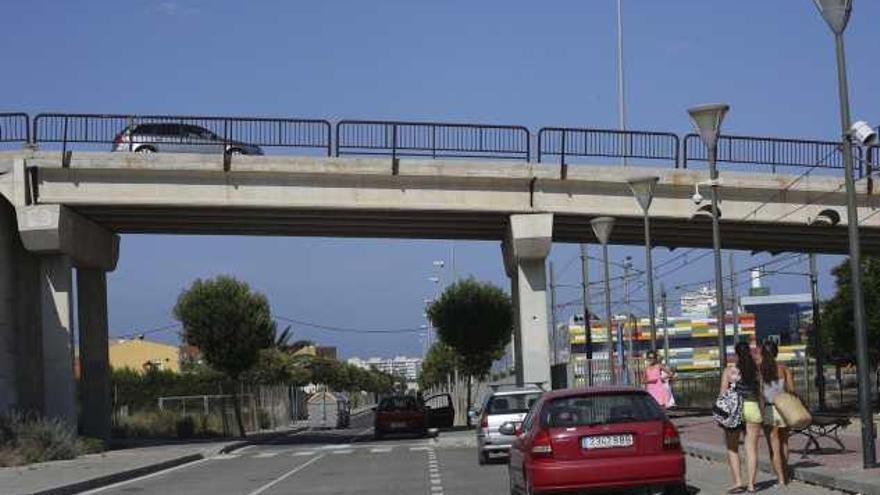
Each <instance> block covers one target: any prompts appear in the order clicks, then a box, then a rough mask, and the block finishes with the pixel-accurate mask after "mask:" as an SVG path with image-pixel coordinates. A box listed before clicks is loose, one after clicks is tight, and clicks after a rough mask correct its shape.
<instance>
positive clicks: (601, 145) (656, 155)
mask: <svg viewBox="0 0 880 495" xmlns="http://www.w3.org/2000/svg"><path fill="white" fill-rule="evenodd" d="M678 150H679V140H678V136H676V135H675V134H672V133H668V132H645V131H617V130H612V129H572V128H562V127H545V128H543V129H541V130H539V131H538V156H537V159H538V161H539V162H542V161H543V160H544V159H545V157H557V156H558V157H559V163H560V164H561V165H562V166H563V167H564V166H565V165H566V164H567V161H566V158H571V157H604V158H621V159H628V158H638V159H646V160H663V161H666V162H671V163H672V164H673V166H676V167H677V166H678V155H679V151H678Z"/></svg>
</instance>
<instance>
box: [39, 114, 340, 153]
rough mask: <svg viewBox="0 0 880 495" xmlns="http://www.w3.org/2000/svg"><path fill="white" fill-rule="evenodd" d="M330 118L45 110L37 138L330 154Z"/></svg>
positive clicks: (144, 147) (132, 146)
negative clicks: (73, 112)
mask: <svg viewBox="0 0 880 495" xmlns="http://www.w3.org/2000/svg"><path fill="white" fill-rule="evenodd" d="M331 134H332V131H331V125H330V123H329V122H327V121H326V120H314V119H290V118H278V119H276V118H251V117H199V116H176V115H99V114H61V113H53V114H49V113H44V114H39V115H37V116H36V117H35V118H34V124H33V136H34V141H35V142H36V143H60V144H61V148H62V151H67V149H68V147H69V145H71V144H90V145H99V144H106V145H111V146H112V148H111V149H113V150H117V151H161V149H162V148H165V149H167V150H169V151H178V152H180V151H190V152H197V153H198V152H214V151H217V152H225V153H241V154H262V152H263V150H262V148H311V149H315V150H318V151H319V152H321V153H322V154H326V155H327V156H330V155H331V152H332V146H331V142H330V140H331Z"/></svg>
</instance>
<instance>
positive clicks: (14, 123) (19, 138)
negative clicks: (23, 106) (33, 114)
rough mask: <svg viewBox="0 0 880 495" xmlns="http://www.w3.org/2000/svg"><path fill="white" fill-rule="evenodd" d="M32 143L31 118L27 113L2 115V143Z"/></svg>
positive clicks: (0, 120) (0, 115) (0, 118)
mask: <svg viewBox="0 0 880 495" xmlns="http://www.w3.org/2000/svg"><path fill="white" fill-rule="evenodd" d="M29 142H31V125H30V117H28V115H27V114H26V113H0V143H29Z"/></svg>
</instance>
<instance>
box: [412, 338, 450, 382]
mask: <svg viewBox="0 0 880 495" xmlns="http://www.w3.org/2000/svg"><path fill="white" fill-rule="evenodd" d="M457 371H458V355H457V354H456V353H455V351H454V350H453V349H452V348H451V347H449V346H448V345H446V344H444V343H443V342H434V343H433V344H432V345H431V348H430V349H428V353H427V354H426V355H425V359H424V360H423V361H422V371H421V372H420V373H419V388H420V389H422V390H428V389H431V388H434V387H439V386H443V385H447V384H449V382H451V381H453V380H454V379H455V376H456V374H457Z"/></svg>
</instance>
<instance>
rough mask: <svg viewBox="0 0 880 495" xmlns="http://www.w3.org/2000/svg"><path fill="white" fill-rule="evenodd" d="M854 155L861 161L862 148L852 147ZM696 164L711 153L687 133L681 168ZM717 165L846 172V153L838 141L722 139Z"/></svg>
mask: <svg viewBox="0 0 880 495" xmlns="http://www.w3.org/2000/svg"><path fill="white" fill-rule="evenodd" d="M853 154H854V156H856V157H857V158H860V157H861V152H860V149H859V148H858V147H853ZM694 162H704V163H705V162H708V154H707V150H706V147H705V145H703V142H702V140H701V139H700V136H699V135H697V134H688V135H686V136H685V137H684V140H683V152H682V167H683V168H688V165H689V164H691V163H694ZM717 162H718V163H729V164H732V165H735V166H740V168H744V169H753V168H754V166H759V167H769V168H770V171H771V172H772V173H776V169H777V168H778V167H784V168H789V167H791V168H808V169H819V170H821V169H830V170H843V153H842V150H841V143H840V142H838V141H807V140H801V139H781V138H771V137H757V136H721V137H720V138H719V139H718V154H717ZM860 162H861V161H860ZM856 168H857V169H860V167H856Z"/></svg>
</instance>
